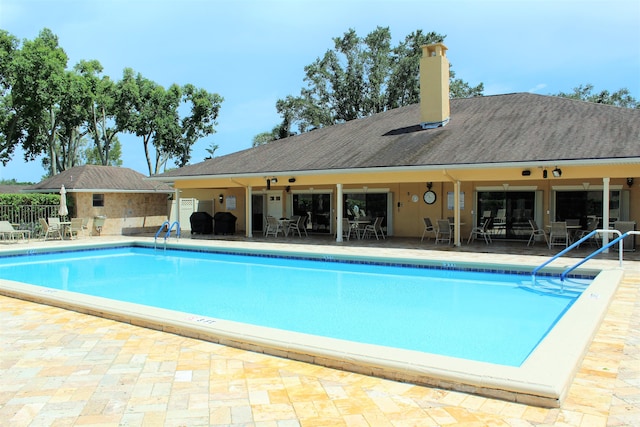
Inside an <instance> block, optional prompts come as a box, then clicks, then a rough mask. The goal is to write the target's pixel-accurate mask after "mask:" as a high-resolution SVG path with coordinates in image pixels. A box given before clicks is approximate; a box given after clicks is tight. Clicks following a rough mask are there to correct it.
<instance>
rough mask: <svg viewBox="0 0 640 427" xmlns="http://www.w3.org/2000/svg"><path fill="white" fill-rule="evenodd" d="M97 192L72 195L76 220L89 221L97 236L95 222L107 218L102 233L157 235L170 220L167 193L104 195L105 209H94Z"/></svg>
mask: <svg viewBox="0 0 640 427" xmlns="http://www.w3.org/2000/svg"><path fill="white" fill-rule="evenodd" d="M93 194H94V193H71V194H67V196H71V197H74V199H75V206H76V214H75V216H76V217H80V218H89V219H90V221H89V228H90V230H91V231H92V232H93V234H94V235H96V234H97V233H96V230H95V229H94V227H93V220H94V219H95V217H97V216H105V217H106V220H105V223H104V226H103V227H102V231H101V233H100V234H103V235H105V234H106V235H128V234H138V233H143V232H145V233H151V232H153V233H155V232H156V231H157V230H158V228H159V227H160V226H161V225H162V223H163V222H164V221H167V219H168V212H169V211H168V203H167V198H168V197H167V194H163V193H100V194H104V206H103V207H94V206H93Z"/></svg>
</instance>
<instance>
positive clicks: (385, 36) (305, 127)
mask: <svg viewBox="0 0 640 427" xmlns="http://www.w3.org/2000/svg"><path fill="white" fill-rule="evenodd" d="M443 40H444V36H442V35H440V34H437V33H434V32H431V33H427V34H424V33H423V32H422V31H421V30H417V31H415V32H413V33H411V34H409V35H408V36H407V37H405V39H404V40H403V41H402V42H400V43H399V44H398V45H397V46H395V47H394V46H392V45H391V33H390V31H389V28H383V27H378V28H376V29H375V30H374V31H372V32H371V33H369V34H368V35H367V36H366V37H364V38H361V37H359V36H358V35H357V34H356V32H355V30H353V29H350V30H349V31H347V32H346V33H344V35H343V36H342V37H336V38H334V39H333V43H334V48H333V49H330V50H328V51H327V52H326V53H325V54H324V56H323V57H321V58H317V59H316V60H315V61H314V62H313V63H312V64H310V65H308V66H306V67H305V78H304V81H305V82H306V84H307V86H306V87H305V88H303V89H302V90H301V92H300V96H297V97H295V96H287V97H286V98H284V99H280V100H278V101H277V103H276V110H277V111H278V113H279V114H280V115H281V116H282V119H283V120H282V123H281V124H280V125H279V126H278V127H277V128H275V129H274V130H273V131H272V132H265V133H262V134H260V135H258V136H256V137H255V138H254V141H253V144H254V146H255V145H259V144H262V143H265V140H266V139H268V136H267V135H271V136H272V138H271V140H273V139H279V138H286V137H287V136H289V135H292V132H291V127H292V126H296V127H297V131H298V132H307V131H309V130H312V129H315V128H319V127H323V126H330V125H333V124H336V123H342V122H346V121H349V120H355V119H358V118H362V117H366V116H370V115H372V114H376V113H380V112H383V111H386V110H388V109H392V108H397V107H401V106H404V105H409V104H414V103H417V102H418V101H419V97H420V88H419V83H420V82H419V78H420V76H419V68H420V58H421V56H422V48H421V47H422V46H423V45H425V44H432V43H437V42H442V41H443ZM454 77H455V74H454V73H453V72H452V73H451V83H450V87H451V93H450V95H451V97H456V98H457V97H471V96H479V95H482V91H483V90H484V87H483V85H482V84H479V85H478V86H475V87H472V86H470V85H469V84H468V83H466V82H464V81H462V80H460V79H455V78H454ZM267 142H268V141H267Z"/></svg>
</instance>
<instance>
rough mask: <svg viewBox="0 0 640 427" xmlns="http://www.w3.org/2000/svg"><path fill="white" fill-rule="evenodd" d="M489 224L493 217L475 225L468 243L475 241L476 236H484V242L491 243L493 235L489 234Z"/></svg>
mask: <svg viewBox="0 0 640 427" xmlns="http://www.w3.org/2000/svg"><path fill="white" fill-rule="evenodd" d="M489 224H491V218H486V219H484V220H483V223H482V225H480V226H477V227H473V228H472V229H471V233H470V234H469V239H467V244H469V243H471V242H473V241H474V240H475V239H476V237H477V238H480V237H482V238H484V242H485V243H486V244H487V245H488V244H489V243H491V235H490V234H489V230H488V228H489Z"/></svg>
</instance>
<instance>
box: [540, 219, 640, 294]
mask: <svg viewBox="0 0 640 427" xmlns="http://www.w3.org/2000/svg"><path fill="white" fill-rule="evenodd" d="M598 233H603V234H604V233H613V234H617V235H618V237H617V238H616V239H615V240H613V241H611V242H609V244H607V245H606V246H603V247H602V248H599V249H598V250H596V251H594V252H592V253H591V254H590V255H589V256H587V257H586V258H585V259H583V260H582V261H581V262H580V263H578V264H576V265H575V266H573V267H569V268H568V269H567V270H565V271H564V272H563V273H562V275H561V276H560V279H561V280H563V281H564V278H565V277H566V275H567V274H568V273H569V272H570V271H571V270H573V269H575V268H576V267H578V266H579V265H582V264H583V263H584V262H586V261H587V260H589V259H591V258H593V257H594V256H596V255H598V254H599V253H601V252H602V251H604V250H606V249H608V248H610V247H611V246H613V245H614V244H616V243H618V242H619V243H620V250H619V252H620V254H619V257H620V267H622V238H623V237H626V236H627V234H630V233H634V234H637V233H635V232H631V231H629V232H627V233H625V234H624V236H623V235H621V233H620V231H618V230H604V229H599V230H593V231H592V232H591V233H589V234H587V235H586V236H584V237H583V238H581V239H580V240H578V241H577V242H575V243H573V244H572V245H571V246H569V247H567V248H566V249H564V250H562V251H560V252H558V253H557V254H556V255H554V256H553V257H551V258H549V259H548V260H547V261H545V262H543V263H542V264H540V265H539V266H537V267H536V268H534V269H533V271H532V272H531V277H532V279H533V281H534V282H535V280H536V273H537V272H538V271H540V270H541V269H542V268H544V267H546V266H547V265H549V264H551V263H552V262H553V261H555V260H556V259H558V258H560V257H561V256H562V255H564V254H566V253H567V252H569V251H571V250H573V249H574V248H577V247H578V246H580V245H581V244H582V243H583V242H585V241H587V240H589V239H590V238H591V237H593V236H595V235H596V234H598Z"/></svg>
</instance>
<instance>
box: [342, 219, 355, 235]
mask: <svg viewBox="0 0 640 427" xmlns="http://www.w3.org/2000/svg"><path fill="white" fill-rule="evenodd" d="M355 227H357V225H356V224H352V223H351V222H350V221H349V218H342V238H343V239H347V240H351V235H352V234H353V235H355V236H356V237H357V236H358V230H356V228H355Z"/></svg>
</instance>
